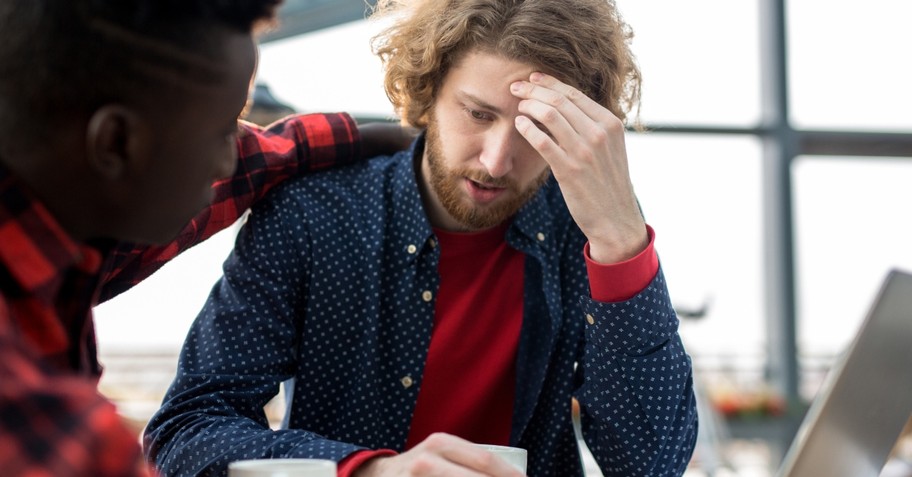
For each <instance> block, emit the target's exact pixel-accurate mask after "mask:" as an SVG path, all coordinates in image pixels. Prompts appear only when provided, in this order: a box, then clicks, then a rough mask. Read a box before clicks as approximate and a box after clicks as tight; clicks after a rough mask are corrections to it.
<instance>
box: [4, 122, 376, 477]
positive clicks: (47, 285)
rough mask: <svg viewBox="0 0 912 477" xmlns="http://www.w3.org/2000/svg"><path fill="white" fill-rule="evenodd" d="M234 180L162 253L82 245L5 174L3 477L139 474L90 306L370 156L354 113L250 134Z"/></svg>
mask: <svg viewBox="0 0 912 477" xmlns="http://www.w3.org/2000/svg"><path fill="white" fill-rule="evenodd" d="M238 148H239V154H238V156H239V157H240V159H239V165H238V169H237V172H235V174H234V176H233V177H231V178H228V179H225V180H222V181H219V182H217V183H215V184H214V185H213V188H214V189H215V199H214V200H213V203H212V205H210V206H209V207H208V208H207V209H205V210H203V211H202V212H201V213H200V214H199V215H197V216H196V217H195V218H194V219H193V220H192V221H191V222H190V224H189V225H187V227H186V228H184V230H183V231H182V232H181V233H180V234H179V235H178V237H177V238H176V239H175V240H174V241H173V242H171V243H169V244H167V245H164V246H155V247H149V246H136V245H132V244H113V243H111V244H81V243H77V242H75V241H74V240H73V239H72V238H71V237H69V236H68V234H67V233H66V232H65V231H64V230H63V229H62V228H61V226H60V225H59V224H58V222H57V221H56V220H55V219H54V218H53V217H52V216H51V215H50V213H49V212H48V211H47V209H46V208H45V207H44V206H43V205H42V204H41V202H39V201H38V200H37V199H36V198H35V197H34V196H32V195H31V193H30V192H29V191H28V190H27V189H26V188H25V187H24V186H23V185H22V184H21V183H20V182H18V181H17V179H16V178H15V177H14V176H12V175H11V173H10V172H9V171H8V170H6V169H5V168H4V167H2V166H0V474H2V475H4V476H7V475H29V476H35V477H38V476H49V477H50V476H54V477H56V476H93V477H95V476H130V475H144V474H146V473H149V470H148V469H146V468H145V467H144V465H143V464H142V462H141V453H140V448H139V445H138V436H136V435H134V434H133V433H132V432H130V431H129V430H128V429H127V428H126V426H124V424H123V423H122V422H121V419H120V418H119V417H118V415H117V413H116V410H115V408H114V406H113V405H112V404H111V403H110V402H108V401H106V400H105V399H104V398H103V397H101V396H100V395H99V394H98V392H97V390H96V384H97V381H98V378H99V377H100V375H101V367H100V366H99V364H98V361H97V356H96V353H95V331H94V323H93V322H92V311H91V310H92V307H93V306H94V305H96V304H97V303H99V302H100V301H102V300H105V299H107V298H110V297H113V296H115V295H117V294H118V293H120V292H122V291H124V290H126V289H128V288H130V287H131V286H133V285H134V284H136V283H138V282H139V281H141V280H142V279H143V278H145V277H147V276H149V275H150V274H152V272H154V271H155V270H157V269H158V268H160V267H161V266H162V265H164V264H165V263H166V262H167V261H168V260H170V259H172V258H174V257H175V256H176V255H177V254H179V253H181V252H182V251H184V250H186V249H188V248H190V247H192V246H193V245H195V244H197V243H199V242H201V241H203V240H205V239H207V238H209V237H211V236H212V235H213V234H215V233H216V232H218V231H219V230H222V229H224V228H225V227H227V226H229V225H231V224H233V223H234V222H235V221H236V220H237V219H238V218H239V217H240V216H241V215H242V214H243V213H244V211H245V210H247V208H249V207H250V205H251V204H252V203H253V202H254V201H256V200H257V199H259V198H260V197H262V196H263V195H264V194H265V193H266V191H268V190H269V189H270V188H271V187H272V186H273V185H275V184H277V183H279V182H281V181H282V180H283V179H285V178H288V177H290V176H293V175H295V174H298V173H301V172H306V171H313V170H318V169H322V168H326V167H329V166H333V165H337V164H341V163H344V162H348V161H351V160H354V159H356V158H359V157H360V156H361V149H360V148H361V142H360V136H359V134H358V130H357V127H356V125H355V123H354V121H353V120H352V119H351V118H350V117H348V116H347V115H345V114H328V115H322V114H321V115H306V116H297V117H293V118H290V119H288V120H286V121H283V122H279V123H276V124H274V125H272V126H271V127H270V128H269V129H268V130H260V129H259V128H257V127H255V126H251V125H242V126H241V133H240V135H239V138H238Z"/></svg>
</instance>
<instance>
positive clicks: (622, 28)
mask: <svg viewBox="0 0 912 477" xmlns="http://www.w3.org/2000/svg"><path fill="white" fill-rule="evenodd" d="M389 16H394V17H393V23H392V25H391V26H389V27H387V28H386V29H384V30H383V31H381V32H380V33H379V34H378V35H377V36H375V37H374V38H373V39H372V46H373V50H374V52H375V53H376V54H377V55H379V56H380V58H381V60H382V61H383V63H384V65H385V79H384V87H385V89H386V94H387V96H388V97H389V99H390V101H391V102H392V103H393V106H394V107H395V109H396V112H397V113H398V114H399V117H400V118H401V120H402V122H403V123H405V124H407V125H410V126H414V127H419V128H424V127H426V126H427V122H428V114H429V112H430V110H431V108H432V107H433V103H434V98H435V97H436V93H437V90H438V88H440V86H441V84H442V82H443V79H444V78H445V77H446V75H447V73H448V72H449V70H450V68H452V67H453V65H455V64H457V63H458V62H459V61H460V60H461V59H462V58H463V56H464V55H465V54H466V53H468V52H470V51H478V50H480V51H485V52H489V53H493V54H497V55H500V56H503V57H504V58H507V59H510V60H514V61H520V62H522V63H527V64H530V65H533V66H535V67H536V68H541V70H542V71H544V72H546V73H549V74H551V75H553V76H555V77H557V78H558V79H560V80H561V81H563V82H565V83H568V84H570V85H572V86H574V87H576V88H577V89H579V90H580V91H582V92H583V93H585V94H586V95H587V96H589V97H590V98H592V99H593V100H595V101H596V102H598V103H599V104H601V105H603V106H605V107H606V108H607V109H608V110H610V111H611V112H612V113H614V115H615V116H617V117H618V118H620V119H621V120H622V121H625V120H626V119H627V115H628V114H629V113H630V112H631V111H632V110H634V109H638V108H639V101H640V86H641V78H640V70H639V67H638V66H637V64H636V60H635V58H634V56H633V53H632V52H631V50H630V40H631V39H632V38H633V33H632V31H631V29H630V27H629V26H628V25H627V24H626V23H625V22H624V21H623V19H622V18H621V16H620V13H619V12H618V10H617V7H616V6H615V3H614V0H379V1H378V2H377V6H376V8H375V10H374V13H373V17H372V18H387V17H389Z"/></svg>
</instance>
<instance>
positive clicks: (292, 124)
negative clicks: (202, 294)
mask: <svg viewBox="0 0 912 477" xmlns="http://www.w3.org/2000/svg"><path fill="white" fill-rule="evenodd" d="M361 146H362V145H361V136H360V134H359V133H358V128H357V125H356V123H355V121H354V120H353V119H352V118H351V117H350V116H348V115H347V114H345V113H337V114H307V115H295V116H290V117H288V118H286V119H284V120H281V121H278V122H276V123H273V124H272V125H270V126H269V128H268V129H262V128H260V127H258V126H255V125H252V124H249V123H244V122H241V123H240V133H239V135H238V168H237V171H236V172H235V173H234V175H233V176H232V177H230V178H228V179H224V180H221V181H218V182H216V183H215V184H214V185H213V188H214V189H215V198H214V199H213V202H212V204H211V205H210V206H209V207H208V208H206V209H205V210H203V211H202V212H200V213H199V214H198V215H197V216H196V217H194V218H193V220H192V221H191V222H190V223H189V224H188V225H187V226H186V227H185V228H184V229H183V230H182V231H181V232H180V234H179V235H178V236H177V238H176V239H175V240H174V241H172V242H171V243H169V244H166V245H162V246H137V245H134V244H122V245H120V246H119V247H118V248H116V249H115V250H114V253H113V254H111V256H110V257H109V259H108V261H107V263H106V264H105V277H104V283H105V284H104V288H103V289H102V292H101V295H100V297H99V302H102V301H105V300H108V299H110V298H113V297H114V296H116V295H118V294H119V293H121V292H123V291H126V290H127V289H129V288H130V287H132V286H133V285H135V284H137V283H139V282H140V281H142V280H143V279H144V278H146V277H148V276H149V275H151V274H152V273H153V272H155V271H156V270H158V269H159V268H161V266H162V265H164V264H165V263H166V262H168V261H169V260H171V259H172V258H174V257H175V256H177V255H178V254H180V253H181V252H183V251H184V250H186V249H188V248H190V247H192V246H193V245H196V244H198V243H200V242H202V241H203V240H206V239H207V238H209V237H211V236H212V235H214V234H215V233H216V232H219V231H220V230H223V229H225V228H226V227H229V226H230V225H231V224H233V223H234V222H235V221H237V219H238V218H240V217H241V215H243V214H244V212H245V211H246V210H247V209H248V208H249V207H250V206H251V205H252V204H253V203H254V202H255V201H257V200H258V199H260V198H261V197H263V196H264V195H266V192H268V191H269V190H270V189H271V188H272V187H273V186H274V185H276V184H278V183H280V182H282V181H283V180H285V179H287V178H289V177H292V176H295V175H297V174H302V173H307V172H311V171H317V170H321V169H326V168H330V167H334V166H338V165H343V164H348V163H351V162H353V161H355V160H357V159H359V158H360V157H361Z"/></svg>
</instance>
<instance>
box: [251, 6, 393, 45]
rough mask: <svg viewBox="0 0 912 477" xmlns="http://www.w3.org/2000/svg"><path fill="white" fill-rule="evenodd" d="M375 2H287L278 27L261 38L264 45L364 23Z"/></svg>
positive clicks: (282, 10)
mask: <svg viewBox="0 0 912 477" xmlns="http://www.w3.org/2000/svg"><path fill="white" fill-rule="evenodd" d="M376 3H377V2H376V0H285V2H284V3H283V4H282V6H281V7H280V8H279V12H278V17H279V26H278V28H277V29H275V30H272V31H270V32H269V33H267V34H266V35H263V36H262V37H261V38H260V41H261V42H263V43H266V42H270V41H275V40H280V39H283V38H288V37H292V36H296V35H302V34H304V33H309V32H312V31H314V30H319V29H322V28H328V27H331V26H335V25H338V24H340V23H347V22H351V21H355V20H362V19H364V18H365V17H366V16H367V12H369V11H370V9H371V8H372V7H373V5H375V4H376Z"/></svg>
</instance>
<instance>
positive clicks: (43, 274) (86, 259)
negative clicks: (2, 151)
mask: <svg viewBox="0 0 912 477" xmlns="http://www.w3.org/2000/svg"><path fill="white" fill-rule="evenodd" d="M0 243H2V244H3V246H2V247H0V263H2V265H3V266H4V267H5V268H6V269H7V270H9V272H10V275H11V276H12V278H13V280H14V281H15V282H16V283H17V284H18V285H19V287H21V289H22V290H23V291H24V292H25V293H27V294H33V295H36V296H38V297H40V298H41V299H47V300H52V299H53V298H52V297H53V296H54V295H55V294H56V290H57V287H59V285H60V283H61V282H62V280H63V276H64V275H65V272H66V270H67V269H69V268H71V267H76V268H78V269H79V270H80V271H81V272H83V273H88V274H93V273H96V272H98V270H99V269H100V268H101V253H100V252H98V251H97V250H95V249H93V248H91V247H88V246H86V245H82V244H80V243H78V242H76V241H75V240H74V239H73V238H72V237H70V235H69V234H68V233H67V232H66V231H65V230H64V229H63V227H62V226H61V225H60V223H59V222H57V220H56V219H55V218H54V217H53V216H52V215H51V213H50V211H48V210H47V208H46V207H45V206H44V204H42V203H41V201H40V200H38V198H37V197H35V196H34V194H33V193H32V192H31V191H29V190H28V188H27V187H26V186H25V185H24V184H23V183H22V182H21V181H19V180H18V179H17V178H16V177H15V176H14V175H13V174H12V172H11V171H9V170H8V169H7V168H6V167H4V166H2V165H0Z"/></svg>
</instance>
